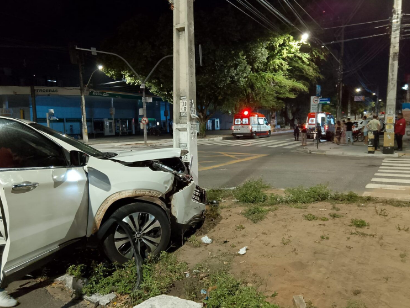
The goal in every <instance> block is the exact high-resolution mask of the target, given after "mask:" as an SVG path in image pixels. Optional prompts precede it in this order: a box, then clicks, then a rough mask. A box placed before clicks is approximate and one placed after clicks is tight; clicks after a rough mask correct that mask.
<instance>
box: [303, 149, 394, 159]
mask: <svg viewBox="0 0 410 308" xmlns="http://www.w3.org/2000/svg"><path fill="white" fill-rule="evenodd" d="M301 152H304V153H307V154H320V155H328V156H352V157H369V158H388V157H399V153H394V154H378V155H374V154H368V153H363V154H354V153H349V152H340V153H329V151H327V150H323V151H320V150H319V151H312V150H305V149H303V150H302V151H301Z"/></svg>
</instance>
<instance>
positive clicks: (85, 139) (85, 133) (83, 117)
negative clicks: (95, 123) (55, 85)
mask: <svg viewBox="0 0 410 308" xmlns="http://www.w3.org/2000/svg"><path fill="white" fill-rule="evenodd" d="M78 58H79V57H78ZM78 67H79V70H80V94H81V131H82V135H83V142H84V143H87V142H88V130H87V116H86V110H85V97H84V81H83V65H82V62H81V61H80V59H78Z"/></svg>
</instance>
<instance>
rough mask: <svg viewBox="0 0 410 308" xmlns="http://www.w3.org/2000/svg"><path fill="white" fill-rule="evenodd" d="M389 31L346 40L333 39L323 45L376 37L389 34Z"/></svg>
mask: <svg viewBox="0 0 410 308" xmlns="http://www.w3.org/2000/svg"><path fill="white" fill-rule="evenodd" d="M389 34H390V33H381V34H373V35H369V36H362V37H355V38H351V39H347V40H340V41H333V42H329V43H324V45H330V44H336V43H341V42H350V41H356V40H362V39H366V38H372V37H377V36H383V35H389Z"/></svg>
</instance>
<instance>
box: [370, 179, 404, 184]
mask: <svg viewBox="0 0 410 308" xmlns="http://www.w3.org/2000/svg"><path fill="white" fill-rule="evenodd" d="M371 181H372V182H384V183H402V184H410V180H402V179H382V178H373V179H372V180H371Z"/></svg>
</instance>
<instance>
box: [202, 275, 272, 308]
mask: <svg viewBox="0 0 410 308" xmlns="http://www.w3.org/2000/svg"><path fill="white" fill-rule="evenodd" d="M208 287H211V291H210V292H209V294H208V297H209V298H208V299H207V300H206V301H205V303H206V307H207V308H220V307H224V308H280V307H279V306H277V305H275V304H270V303H268V302H267V301H266V297H265V296H264V295H263V294H262V293H260V292H258V291H257V290H256V289H255V288H254V287H248V286H245V285H244V284H243V283H241V282H240V281H238V280H236V279H235V278H234V277H233V276H231V275H229V274H227V273H225V272H221V273H217V274H214V275H212V276H211V279H210V281H209V282H208Z"/></svg>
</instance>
